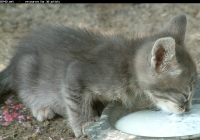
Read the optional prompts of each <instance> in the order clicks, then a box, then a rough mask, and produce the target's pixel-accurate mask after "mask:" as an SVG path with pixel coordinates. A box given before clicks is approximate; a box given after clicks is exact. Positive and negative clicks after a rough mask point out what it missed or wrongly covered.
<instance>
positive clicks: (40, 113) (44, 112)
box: [32, 108, 55, 122]
mask: <svg viewBox="0 0 200 140" xmlns="http://www.w3.org/2000/svg"><path fill="white" fill-rule="evenodd" d="M32 114H33V116H34V117H35V118H37V120H38V121H40V122H42V121H44V120H45V119H52V118H53V117H54V115H55V114H54V112H53V111H52V110H51V109H49V108H43V109H35V108H32Z"/></svg>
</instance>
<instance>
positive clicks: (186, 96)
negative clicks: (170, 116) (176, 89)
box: [182, 93, 189, 101]
mask: <svg viewBox="0 0 200 140" xmlns="http://www.w3.org/2000/svg"><path fill="white" fill-rule="evenodd" d="M182 94H183V93H182ZM183 96H184V97H185V99H186V101H187V100H188V97H189V96H188V95H186V94H183Z"/></svg>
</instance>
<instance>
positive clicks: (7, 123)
mask: <svg viewBox="0 0 200 140" xmlns="http://www.w3.org/2000/svg"><path fill="white" fill-rule="evenodd" d="M10 123H11V122H4V124H3V125H4V126H9V125H10Z"/></svg>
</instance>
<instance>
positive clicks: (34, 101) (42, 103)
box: [19, 90, 55, 122]
mask: <svg viewBox="0 0 200 140" xmlns="http://www.w3.org/2000/svg"><path fill="white" fill-rule="evenodd" d="M30 93H32V94H30ZM19 97H20V98H21V99H22V100H23V102H24V103H25V105H26V106H27V107H28V108H30V110H31V112H32V114H33V116H34V117H35V118H36V119H37V120H38V121H41V122H42V121H44V120H45V119H52V118H53V117H54V116H55V113H54V112H53V110H52V109H51V106H53V103H51V101H49V100H48V99H46V100H41V99H40V98H42V97H40V98H39V96H38V94H37V93H35V92H34V91H31V90H21V91H20V92H19Z"/></svg>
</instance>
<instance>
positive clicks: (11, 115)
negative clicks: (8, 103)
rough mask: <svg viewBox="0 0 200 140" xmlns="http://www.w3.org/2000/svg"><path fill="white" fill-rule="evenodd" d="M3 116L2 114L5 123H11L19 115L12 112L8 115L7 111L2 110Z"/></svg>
mask: <svg viewBox="0 0 200 140" xmlns="http://www.w3.org/2000/svg"><path fill="white" fill-rule="evenodd" d="M3 114H4V120H5V121H13V119H14V118H16V117H17V116H19V114H18V113H16V112H13V113H11V114H9V112H8V109H6V110H4V111H3Z"/></svg>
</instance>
